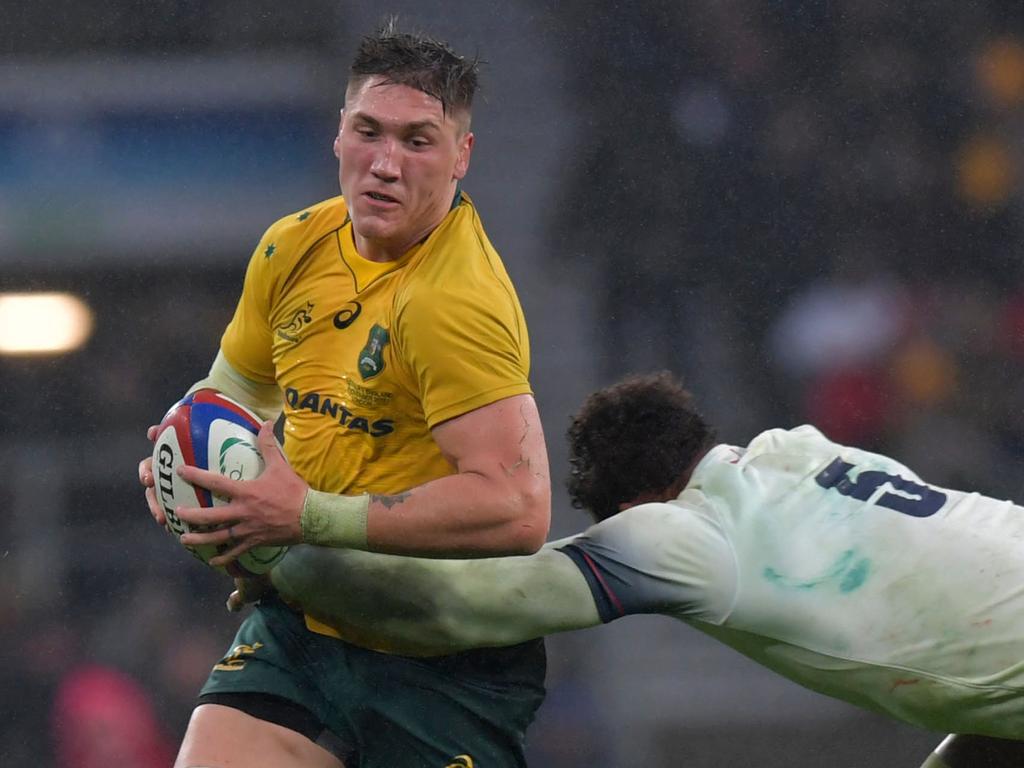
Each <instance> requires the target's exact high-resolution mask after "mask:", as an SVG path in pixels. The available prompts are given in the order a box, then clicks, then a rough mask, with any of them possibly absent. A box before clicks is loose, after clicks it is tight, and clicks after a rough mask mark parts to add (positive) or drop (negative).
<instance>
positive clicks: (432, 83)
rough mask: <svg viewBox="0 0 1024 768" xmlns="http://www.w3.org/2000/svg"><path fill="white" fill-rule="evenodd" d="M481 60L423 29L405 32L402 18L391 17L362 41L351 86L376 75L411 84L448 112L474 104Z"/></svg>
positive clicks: (353, 67) (351, 76) (466, 109)
mask: <svg viewBox="0 0 1024 768" xmlns="http://www.w3.org/2000/svg"><path fill="white" fill-rule="evenodd" d="M479 70H480V60H479V58H477V57H474V58H472V59H467V58H465V57H463V56H459V55H458V54H457V53H455V51H453V50H452V48H451V46H449V45H448V43H445V42H442V41H440V40H435V39H434V38H432V37H428V36H427V35H425V34H423V33H420V32H401V31H399V29H398V19H397V18H396V17H394V16H392V17H390V18H388V19H387V20H386V21H385V22H384V23H383V24H382V25H381V27H380V28H379V29H378V30H377V31H376V32H375V33H374V34H372V35H367V36H366V37H364V38H363V39H362V41H361V42H360V43H359V48H358V49H357V50H356V55H355V58H354V59H353V61H352V69H351V75H350V77H349V87H350V88H351V87H353V86H354V85H355V86H358V85H359V84H360V83H361V82H362V80H363V79H365V78H367V77H372V76H374V75H379V76H383V77H384V78H385V81H386V82H388V83H392V84H396V85H407V86H409V87H410V88H415V89H416V90H418V91H423V93H425V94H427V95H428V96H433V97H434V98H435V99H437V100H438V101H440V102H441V108H442V109H443V110H444V113H445V114H448V113H449V112H453V111H459V110H464V111H465V112H467V113H468V112H469V111H470V110H471V109H472V107H473V96H474V94H475V93H476V88H477V79H478V75H479Z"/></svg>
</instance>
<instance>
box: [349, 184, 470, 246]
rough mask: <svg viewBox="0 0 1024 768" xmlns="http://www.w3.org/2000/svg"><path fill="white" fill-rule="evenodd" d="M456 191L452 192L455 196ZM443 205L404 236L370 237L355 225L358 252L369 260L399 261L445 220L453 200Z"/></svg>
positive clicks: (353, 230)
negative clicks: (417, 227)
mask: <svg viewBox="0 0 1024 768" xmlns="http://www.w3.org/2000/svg"><path fill="white" fill-rule="evenodd" d="M454 194H455V192H454V191H453V192H452V195H453V196H454ZM452 199H454V198H449V200H448V202H447V203H446V204H445V205H443V206H438V207H437V210H436V211H434V212H433V213H434V215H432V216H431V217H430V218H429V219H427V223H426V224H424V225H423V226H421V227H420V228H419V229H416V230H413V232H412V233H411V234H408V235H406V236H404V237H402V238H370V237H364V236H362V235H360V234H359V232H358V231H357V230H356V228H355V227H353V228H352V241H353V242H354V243H355V246H356V252H357V253H358V254H359V255H360V256H362V257H363V258H364V259H366V260H367V261H375V262H378V263H383V262H386V261H398V260H399V259H401V258H402V257H403V256H405V254H407V253H408V252H409V251H410V250H412V249H413V248H415V247H416V246H417V245H419V244H420V243H422V242H423V241H424V240H426V239H427V238H428V237H430V233H431V232H433V231H434V230H435V229H437V228H438V227H439V226H440V225H441V222H442V221H444V219H445V216H447V215H448V212H449V211H450V210H451V209H452V205H451V200H452Z"/></svg>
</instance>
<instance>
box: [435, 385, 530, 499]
mask: <svg viewBox="0 0 1024 768" xmlns="http://www.w3.org/2000/svg"><path fill="white" fill-rule="evenodd" d="M431 434H432V436H433V438H434V442H436V443H437V446H438V448H440V449H441V452H442V453H443V454H444V456H445V458H446V459H448V461H449V462H450V463H451V464H452V465H453V466H454V467H455V468H456V470H457V471H459V472H467V473H475V474H478V475H482V476H483V477H486V478H491V479H495V480H499V481H502V482H506V483H512V484H513V485H514V486H516V487H517V488H521V489H523V490H528V489H529V490H531V491H532V492H537V491H538V490H542V488H547V487H548V486H549V483H550V480H549V471H548V456H547V446H546V445H545V442H544V430H543V428H542V427H541V422H540V414H539V412H538V411H537V403H536V401H535V400H534V399H533V396H532V395H515V396H513V397H506V398H504V399H502V400H498V401H496V402H493V403H490V404H488V405H485V406H482V407H480V408H477V409H475V410H473V411H470V412H469V413H464V414H462V415H461V416H456V417H455V418H453V419H449V420H448V421H445V422H442V423H441V424H438V425H437V426H436V427H434V429H433V431H432V433H431Z"/></svg>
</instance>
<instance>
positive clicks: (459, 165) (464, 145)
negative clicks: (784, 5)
mask: <svg viewBox="0 0 1024 768" xmlns="http://www.w3.org/2000/svg"><path fill="white" fill-rule="evenodd" d="M475 140H476V137H475V136H473V132H472V131H466V132H465V133H464V134H462V136H460V137H459V139H458V147H457V150H458V153H459V155H458V158H457V159H456V160H455V170H454V171H453V172H452V178H454V179H455V180H456V181H459V180H461V179H463V178H465V176H466V174H467V173H468V172H469V157H470V155H472V154H473V142H474V141H475Z"/></svg>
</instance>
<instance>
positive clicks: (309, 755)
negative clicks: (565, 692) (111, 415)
mask: <svg viewBox="0 0 1024 768" xmlns="http://www.w3.org/2000/svg"><path fill="white" fill-rule="evenodd" d="M476 76H477V73H476V64H475V62H469V61H466V60H464V59H462V58H461V57H458V56H456V55H455V54H454V53H453V52H452V51H451V49H450V48H448V47H447V46H446V45H445V44H442V43H438V42H436V41H433V40H430V39H427V38H424V37H421V36H418V35H409V34H403V33H399V32H397V31H396V30H395V29H394V28H393V24H388V25H386V26H385V28H384V29H382V30H381V31H380V32H379V33H377V34H376V35H375V36H371V37H367V38H364V40H363V41H362V43H361V45H360V47H359V50H358V52H357V54H356V57H355V60H354V62H353V65H352V70H351V77H350V80H349V83H348V88H347V91H346V97H345V108H344V109H343V111H342V114H341V121H340V125H339V130H338V134H337V137H336V138H335V140H334V152H335V154H336V155H337V157H338V159H339V180H340V184H341V189H342V193H343V196H341V197H337V198H333V199H331V200H327V201H324V202H322V203H319V204H317V205H313V206H310V207H308V208H305V209H302V210H299V211H296V212H295V213H293V214H290V215H288V216H286V217H284V218H283V219H281V220H280V221H278V222H277V223H275V224H274V225H273V226H271V227H270V229H269V230H268V231H267V233H266V234H265V235H264V237H263V239H262V240H261V241H260V243H259V245H258V246H257V248H256V250H255V252H254V253H253V255H252V259H251V261H250V263H249V267H248V270H247V272H246V277H245V282H244V285H243V289H242V295H241V298H240V300H239V302H238V306H237V309H236V312H235V315H234V318H233V319H232V321H231V323H230V325H229V326H228V328H227V330H226V331H225V333H224V336H223V338H222V340H221V348H220V353H219V354H218V356H217V359H216V361H215V362H214V364H213V367H212V369H211V371H210V374H209V376H208V377H207V378H206V379H204V380H202V381H200V382H198V383H197V384H196V385H195V386H194V387H193V389H196V388H200V387H212V388H215V389H218V390H221V391H223V392H225V393H226V394H228V395H230V396H232V397H234V398H236V399H238V400H240V401H242V402H243V403H245V404H246V405H248V406H250V407H251V408H253V409H254V410H256V411H257V412H258V413H260V414H261V415H262V416H264V417H265V418H267V419H268V420H273V419H276V418H277V417H278V415H279V414H280V413H281V412H282V410H283V413H284V416H285V420H284V436H285V439H284V452H285V454H286V455H287V458H288V461H289V462H290V466H289V465H288V464H285V463H284V462H281V463H279V464H277V465H276V466H275V467H274V468H272V469H268V470H267V471H266V472H264V474H263V475H262V476H261V477H260V478H258V479H256V480H253V481H250V482H244V483H231V484H230V485H229V486H225V485H222V484H221V482H222V481H223V480H224V478H220V477H219V476H212V475H210V474H208V473H206V474H204V473H201V472H199V471H198V470H197V471H195V472H186V473H183V476H184V477H185V479H187V480H189V481H194V482H198V483H200V484H203V485H206V486H208V487H210V488H211V489H214V490H216V491H217V492H218V493H221V494H223V495H225V496H227V497H229V498H231V499H232V501H231V503H230V504H228V505H226V506H224V507H220V508H218V509H217V510H188V509H183V510H179V514H180V515H181V517H182V518H184V519H186V520H188V521H189V522H191V523H204V524H212V525H214V526H217V529H216V530H214V531H212V532H209V533H203V534H198V533H194V534H188V535H186V537H183V538H184V539H185V540H186V543H193V544H198V543H210V542H213V543H216V544H221V545H226V550H225V552H224V554H223V555H222V556H221V557H220V558H219V559H217V560H215V561H213V562H214V563H215V564H216V563H220V562H225V561H228V560H230V559H231V558H233V557H236V556H237V555H238V554H240V553H241V552H244V551H245V550H247V549H248V548H250V547H253V546H258V545H264V544H272V543H274V544H297V543H299V542H305V543H307V544H314V545H320V546H330V547H343V548H356V549H368V550H373V551H378V552H391V553H402V554H410V555H417V554H418V555H430V556H441V555H447V556H461V557H471V556H481V555H500V554H517V553H530V552H533V551H535V550H537V549H538V548H539V547H540V546H541V545H542V543H543V542H544V540H545V538H546V536H547V532H548V525H549V519H550V483H549V477H548V465H547V454H546V448H545V444H544V437H543V434H542V431H541V424H540V419H539V416H538V413H537V408H536V405H535V403H534V399H533V397H532V393H531V389H530V384H529V381H528V373H529V342H528V339H527V331H526V325H525V322H524V319H523V314H522V310H521V308H520V305H519V301H518V299H517V297H516V294H515V291H514V289H513V287H512V284H511V282H510V280H509V277H508V275H507V274H506V271H505V268H504V266H503V265H502V263H501V260H500V259H499V257H498V254H497V253H496V252H495V250H494V248H493V247H492V246H491V244H490V242H489V241H488V239H487V236H486V234H485V233H484V230H483V228H482V226H481V223H480V219H479V217H478V215H477V212H476V209H475V208H474V206H473V203H472V201H471V200H470V199H469V197H468V196H466V195H465V194H463V193H461V192H460V191H459V188H458V182H459V180H460V179H462V178H463V177H464V176H465V174H466V171H467V169H468V167H469V161H470V155H471V152H472V149H473V134H472V133H471V132H470V130H469V128H470V109H471V104H472V97H473V92H474V89H475V86H476ZM269 423H270V422H269V421H268V425H269ZM268 425H265V426H264V429H263V432H262V433H261V440H263V441H264V445H267V444H268V443H267V441H268V440H269V439H270V438H271V434H272V433H271V430H270V427H269V426H268ZM151 435H152V432H151ZM140 479H141V480H142V483H143V484H144V485H145V486H147V500H148V502H149V506H150V511H151V513H152V514H153V516H154V517H155V518H156V520H157V522H160V523H163V522H164V517H163V514H164V513H163V511H162V510H161V509H160V507H159V505H158V504H157V503H156V499H155V495H154V493H153V487H152V486H153V480H152V468H151V464H150V462H148V461H143V462H142V463H141V464H140ZM345 588H346V586H345V585H344V584H338V585H337V589H339V590H344V589H345ZM543 678H544V651H543V646H542V645H540V644H539V641H531V642H528V643H524V644H520V645H516V646H513V647H510V648H503V649H495V650H482V651H471V652H467V653H460V654H455V655H451V656H448V657H444V658H440V659H437V660H434V661H431V662H427V663H425V662H424V661H422V660H412V659H408V658H405V657H401V656H394V655H388V654H386V653H383V652H377V651H368V650H365V649H362V648H358V647H356V646H353V645H349V644H348V643H346V642H344V641H342V640H341V639H340V638H339V637H338V635H337V634H336V633H335V632H334V631H333V630H332V629H330V628H329V627H327V626H326V625H322V624H318V623H317V622H316V621H314V620H312V619H311V618H309V617H303V616H302V615H301V614H297V613H295V612H293V611H292V610H290V609H289V608H287V607H286V606H284V604H283V603H281V602H279V601H276V600H266V601H263V603H262V604H261V605H260V606H259V607H258V608H257V610H256V611H255V612H254V613H253V614H252V615H250V616H249V617H248V618H247V619H246V621H245V622H244V623H243V624H242V626H241V628H240V630H239V632H238V635H237V636H236V638H235V640H234V642H233V643H232V644H231V649H230V650H229V651H228V653H227V655H226V656H225V657H224V658H223V659H222V660H220V662H219V663H217V664H216V665H215V666H214V669H213V672H212V673H211V675H210V678H209V680H208V682H207V684H206V686H204V688H203V690H202V692H201V695H200V699H199V706H197V708H196V710H195V712H194V714H193V717H192V719H191V722H190V724H189V727H188V730H187V733H186V734H185V737H184V741H183V743H182V747H181V751H180V753H179V756H178V761H177V763H176V765H177V766H178V767H179V768H189V767H198V766H203V767H204V768H222V767H223V768H226V767H227V766H245V767H246V768H261V767H263V766H266V768H271V767H273V768H282V766H284V767H287V766H305V767H308V766H324V767H325V768H327V767H328V766H330V767H332V768H337V766H339V765H346V766H348V768H355V767H356V766H365V767H366V768H385V766H387V767H388V768H403V767H404V766H408V767H409V768H412V767H413V766H416V767H417V768H418V767H419V766H429V767H430V768H444V766H449V765H455V766H460V767H461V768H473V767H474V766H486V768H502V767H505V766H507V767H508V768H512V767H513V766H522V765H524V764H525V763H524V759H523V753H522V740H523V735H524V731H525V729H526V727H527V725H528V724H529V722H530V721H531V720H532V718H533V715H534V712H535V711H536V708H537V707H538V706H539V704H540V701H541V699H542V698H543Z"/></svg>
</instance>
